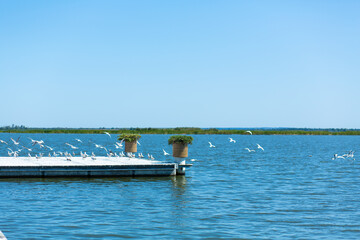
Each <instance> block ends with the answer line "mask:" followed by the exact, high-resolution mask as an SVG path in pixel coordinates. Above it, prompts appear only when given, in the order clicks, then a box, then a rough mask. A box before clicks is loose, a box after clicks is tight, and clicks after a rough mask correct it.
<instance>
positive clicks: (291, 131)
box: [0, 125, 360, 135]
mask: <svg viewBox="0 0 360 240" xmlns="http://www.w3.org/2000/svg"><path fill="white" fill-rule="evenodd" d="M247 130H251V131H252V134H253V135H360V129H345V128H327V129H320V128H317V129H314V128H248V129H244V128H196V127H176V128H150V127H149V128H27V127H25V126H23V125H20V126H17V125H12V126H5V127H0V132H8V133H75V134H102V133H104V131H106V132H109V133H111V134H121V133H137V134H193V135H195V134H240V135H241V134H249V133H247V132H246V131H247Z"/></svg>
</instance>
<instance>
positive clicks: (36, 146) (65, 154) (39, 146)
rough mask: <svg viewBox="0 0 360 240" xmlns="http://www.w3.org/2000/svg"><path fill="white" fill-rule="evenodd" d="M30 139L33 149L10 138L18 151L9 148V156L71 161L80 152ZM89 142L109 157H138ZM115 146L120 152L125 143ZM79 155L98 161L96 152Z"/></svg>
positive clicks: (2, 141) (77, 147) (0, 141)
mask: <svg viewBox="0 0 360 240" xmlns="http://www.w3.org/2000/svg"><path fill="white" fill-rule="evenodd" d="M104 134H106V135H108V136H109V138H110V139H112V137H111V134H110V133H108V132H104ZM28 139H29V140H30V145H31V147H29V146H24V144H21V143H20V137H19V138H17V139H16V140H14V139H13V138H10V140H11V142H12V145H13V148H14V147H16V148H17V149H16V150H13V149H11V148H10V147H8V148H7V150H8V155H9V156H10V157H18V156H19V155H20V153H21V152H23V151H24V152H25V153H24V152H23V153H24V155H26V151H27V156H28V157H30V158H32V157H35V158H36V159H40V158H42V157H44V156H49V157H59V156H61V157H65V158H66V160H68V161H71V158H72V157H75V156H77V155H76V154H75V152H74V151H75V150H79V146H75V145H74V144H70V143H68V142H66V143H64V145H66V146H67V147H68V148H69V150H68V151H66V152H61V151H55V148H54V147H50V146H48V145H45V142H44V140H34V139H32V138H28ZM74 141H76V142H77V143H78V144H76V145H80V144H83V141H82V140H81V139H79V138H75V139H74ZM11 142H10V144H11ZM89 142H90V143H91V144H93V145H94V147H95V148H99V149H103V150H104V151H105V153H106V155H107V156H108V157H129V158H135V157H136V154H134V153H124V151H121V152H114V151H112V150H110V149H107V148H106V147H104V146H102V145H100V144H97V143H94V142H92V141H89ZM0 144H4V145H8V146H9V143H8V142H6V141H4V140H2V139H0ZM137 144H138V145H140V142H139V141H137ZM113 145H114V147H115V149H120V150H121V149H122V148H123V147H124V145H123V141H121V142H115V144H113ZM39 149H43V150H39ZM40 151H41V152H40ZM44 151H48V153H44ZM71 151H72V152H71ZM33 152H36V154H33ZM163 152H164V155H165V156H168V155H170V154H169V153H167V152H166V151H165V150H164V149H163ZM79 154H80V156H81V157H82V158H84V159H85V158H87V157H90V158H91V159H93V160H95V159H96V155H95V154H94V152H92V153H91V155H89V154H87V153H86V152H83V151H80V153H79ZM147 156H148V159H150V160H154V159H155V158H154V156H153V155H151V154H149V153H148V154H147ZM137 157H138V158H144V155H143V154H142V153H137Z"/></svg>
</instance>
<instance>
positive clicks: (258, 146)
mask: <svg viewBox="0 0 360 240" xmlns="http://www.w3.org/2000/svg"><path fill="white" fill-rule="evenodd" d="M256 145H257V148H260V149H261V150H263V151H264V149H263V147H262V146H260V145H259V144H258V143H257V144H256Z"/></svg>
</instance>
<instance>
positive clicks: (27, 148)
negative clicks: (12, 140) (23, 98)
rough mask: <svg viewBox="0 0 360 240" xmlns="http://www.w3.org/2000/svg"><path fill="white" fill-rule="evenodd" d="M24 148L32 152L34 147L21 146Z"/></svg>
mask: <svg viewBox="0 0 360 240" xmlns="http://www.w3.org/2000/svg"><path fill="white" fill-rule="evenodd" d="M21 147H22V148H25V149H26V150H28V151H29V152H31V151H32V149H31V148H27V147H25V146H21Z"/></svg>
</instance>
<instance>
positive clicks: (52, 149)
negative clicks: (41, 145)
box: [45, 145, 54, 151]
mask: <svg viewBox="0 0 360 240" xmlns="http://www.w3.org/2000/svg"><path fill="white" fill-rule="evenodd" d="M45 147H47V148H48V149H50V151H54V148H52V147H49V146H46V145H45Z"/></svg>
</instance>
